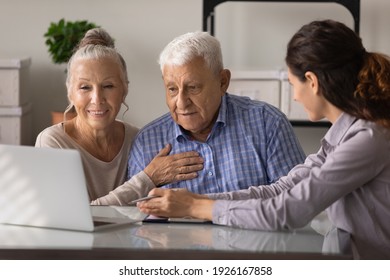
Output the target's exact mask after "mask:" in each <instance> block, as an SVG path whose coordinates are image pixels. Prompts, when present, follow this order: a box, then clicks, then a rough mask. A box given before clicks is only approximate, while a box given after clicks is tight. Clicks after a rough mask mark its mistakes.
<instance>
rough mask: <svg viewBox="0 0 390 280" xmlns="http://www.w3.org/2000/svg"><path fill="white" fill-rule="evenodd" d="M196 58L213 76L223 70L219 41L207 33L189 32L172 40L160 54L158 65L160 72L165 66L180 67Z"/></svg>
mask: <svg viewBox="0 0 390 280" xmlns="http://www.w3.org/2000/svg"><path fill="white" fill-rule="evenodd" d="M196 57H202V58H203V59H204V60H205V62H206V65H207V66H208V67H209V68H210V70H211V71H213V72H214V73H215V74H218V73H219V72H220V71H221V70H222V69H223V61H222V50H221V44H220V43H219V41H218V40H217V39H216V38H215V37H214V36H212V35H210V34H209V33H207V32H200V31H196V32H189V33H186V34H183V35H181V36H179V37H176V38H175V39H173V40H172V41H171V42H170V43H169V44H168V45H167V46H166V47H165V48H164V50H163V51H162V52H161V54H160V57H159V60H158V63H159V64H160V68H161V71H162V70H163V68H164V66H165V65H177V66H182V65H184V64H187V63H188V62H190V61H191V60H192V59H194V58H196Z"/></svg>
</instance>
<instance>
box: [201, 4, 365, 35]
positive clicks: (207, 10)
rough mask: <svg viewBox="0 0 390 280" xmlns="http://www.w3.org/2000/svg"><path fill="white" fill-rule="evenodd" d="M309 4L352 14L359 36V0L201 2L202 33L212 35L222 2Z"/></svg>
mask: <svg viewBox="0 0 390 280" xmlns="http://www.w3.org/2000/svg"><path fill="white" fill-rule="evenodd" d="M233 1H234V2H286V3H298V2H310V3H315V2H317V3H326V2H328V3H338V4H340V5H342V6H344V7H345V8H347V9H348V11H349V12H350V13H351V14H352V17H353V20H354V30H355V32H356V33H358V34H359V31H360V29H359V26H360V0H203V19H202V22H203V31H208V32H210V34H211V35H214V20H215V11H214V9H215V7H216V6H218V5H219V4H221V3H224V2H233Z"/></svg>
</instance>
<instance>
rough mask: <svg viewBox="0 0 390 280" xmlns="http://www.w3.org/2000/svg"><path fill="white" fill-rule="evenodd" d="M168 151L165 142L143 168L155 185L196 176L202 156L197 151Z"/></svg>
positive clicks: (169, 149)
mask: <svg viewBox="0 0 390 280" xmlns="http://www.w3.org/2000/svg"><path fill="white" fill-rule="evenodd" d="M170 151H171V145H170V144H167V145H166V146H165V147H164V148H163V149H161V151H160V152H159V153H158V154H157V156H156V157H155V158H154V159H153V160H152V161H151V162H150V163H149V165H148V166H146V167H145V169H144V171H145V173H146V174H147V175H148V176H149V178H150V179H151V180H152V181H153V183H154V184H155V185H156V186H161V185H164V184H168V183H172V182H175V181H182V180H189V179H193V178H196V177H197V176H198V174H197V171H199V170H202V169H203V158H201V157H200V156H199V154H198V153H197V152H194V151H191V152H184V153H180V154H174V155H168V154H169V152H170Z"/></svg>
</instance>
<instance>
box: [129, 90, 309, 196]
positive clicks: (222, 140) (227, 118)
mask: <svg viewBox="0 0 390 280" xmlns="http://www.w3.org/2000/svg"><path fill="white" fill-rule="evenodd" d="M168 143H169V144H171V145H172V151H171V154H173V153H180V152H186V151H197V152H198V153H199V154H200V155H201V156H202V157H203V159H204V169H203V170H201V171H199V172H198V177H197V178H195V179H192V180H186V181H180V182H174V183H172V184H167V185H164V186H163V187H166V188H187V189H188V190H190V191H192V192H195V193H201V194H204V193H216V192H228V191H234V190H240V189H246V188H248V187H249V186H258V185H267V184H270V183H273V182H275V181H276V180H277V179H279V178H280V177H281V176H284V175H286V174H287V173H288V171H290V169H292V168H293V167H294V166H295V165H297V164H299V163H302V162H303V161H304V158H305V154H304V152H303V150H302V148H301V146H300V144H299V142H298V139H297V138H296V136H295V134H294V132H293V129H292V126H291V124H290V122H289V121H288V119H287V118H286V116H285V115H284V114H283V113H282V112H280V111H279V110H278V109H276V108H275V107H273V106H271V105H269V104H267V103H264V102H261V101H254V100H251V99H249V98H247V97H242V96H235V95H231V94H225V95H224V96H223V98H222V102H221V107H220V110H219V115H218V118H217V120H216V123H215V124H214V127H213V129H212V131H211V133H210V135H209V137H208V138H207V140H206V142H204V143H203V142H198V141H193V140H190V138H189V137H188V136H187V135H186V134H184V131H183V130H182V129H181V128H180V126H178V125H177V124H176V123H175V122H174V121H173V119H172V117H171V115H170V113H167V114H165V115H163V116H161V117H160V118H158V119H156V120H154V121H152V122H151V123H149V124H148V125H146V126H145V127H144V128H142V129H141V130H140V132H139V134H138V136H137V138H136V139H135V141H134V143H133V147H132V150H131V152H130V157H129V164H128V174H127V176H128V178H131V177H132V176H133V175H135V174H137V173H138V172H140V171H141V170H143V169H144V168H145V167H146V166H147V165H148V164H149V163H150V161H151V160H152V159H153V158H154V157H155V156H156V155H157V153H158V152H159V151H160V150H161V149H162V148H163V147H164V146H165V145H166V144H168Z"/></svg>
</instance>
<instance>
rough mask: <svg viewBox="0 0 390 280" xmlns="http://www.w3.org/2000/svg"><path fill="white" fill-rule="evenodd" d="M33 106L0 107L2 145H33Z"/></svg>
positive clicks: (0, 138)
mask: <svg viewBox="0 0 390 280" xmlns="http://www.w3.org/2000/svg"><path fill="white" fill-rule="evenodd" d="M31 113H32V104H31V103H27V104H25V105H24V106H23V107H0V143H1V144H11V145H33V141H32V114H31Z"/></svg>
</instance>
